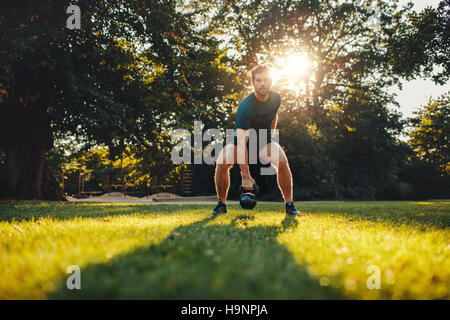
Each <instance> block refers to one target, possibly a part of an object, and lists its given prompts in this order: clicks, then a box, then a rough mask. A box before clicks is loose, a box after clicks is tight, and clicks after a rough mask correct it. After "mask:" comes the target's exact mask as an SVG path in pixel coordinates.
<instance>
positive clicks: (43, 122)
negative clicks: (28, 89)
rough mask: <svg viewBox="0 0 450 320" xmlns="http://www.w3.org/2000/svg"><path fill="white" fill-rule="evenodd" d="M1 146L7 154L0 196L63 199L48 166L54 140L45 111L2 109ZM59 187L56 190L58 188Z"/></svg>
mask: <svg viewBox="0 0 450 320" xmlns="http://www.w3.org/2000/svg"><path fill="white" fill-rule="evenodd" d="M2 107H3V110H0V147H1V148H2V149H3V150H4V152H5V155H6V161H5V168H4V170H3V175H4V176H3V177H0V180H1V181H2V184H3V186H2V188H1V190H0V191H1V192H2V193H3V194H2V195H0V196H6V197H8V198H9V197H12V198H14V199H38V200H44V199H48V200H63V197H62V195H61V191H60V190H59V188H58V187H57V183H56V179H55V178H54V177H53V175H52V174H51V172H50V170H49V168H48V166H46V165H45V155H46V153H47V151H48V150H50V148H51V147H52V146H53V137H52V132H51V128H50V121H49V120H48V117H47V114H46V113H45V111H44V110H45V108H43V107H42V106H41V105H38V104H33V105H28V106H26V107H23V106H20V105H13V106H9V107H5V106H2ZM55 185H56V188H55Z"/></svg>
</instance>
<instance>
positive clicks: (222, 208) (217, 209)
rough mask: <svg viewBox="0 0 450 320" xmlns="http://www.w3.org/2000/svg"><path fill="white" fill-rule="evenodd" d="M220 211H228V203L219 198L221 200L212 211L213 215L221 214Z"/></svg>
mask: <svg viewBox="0 0 450 320" xmlns="http://www.w3.org/2000/svg"><path fill="white" fill-rule="evenodd" d="M219 213H227V205H226V204H224V203H223V202H222V201H220V200H219V202H217V206H216V207H215V208H214V210H213V211H211V214H212V215H213V216H215V215H217V214H219Z"/></svg>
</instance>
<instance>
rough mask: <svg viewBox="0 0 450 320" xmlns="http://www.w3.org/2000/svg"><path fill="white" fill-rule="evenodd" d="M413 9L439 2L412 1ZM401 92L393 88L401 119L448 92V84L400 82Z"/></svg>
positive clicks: (404, 0)
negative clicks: (401, 84)
mask: <svg viewBox="0 0 450 320" xmlns="http://www.w3.org/2000/svg"><path fill="white" fill-rule="evenodd" d="M407 2H409V1H408V0H400V5H404V4H406V3H407ZM411 2H412V3H414V7H413V9H414V10H416V11H420V10H422V9H424V8H425V7H427V6H432V7H434V8H436V7H437V6H438V4H439V0H413V1H411ZM402 83H403V90H399V89H398V88H393V92H394V93H396V94H397V98H396V100H397V102H398V103H399V104H400V109H398V110H399V111H400V112H401V113H402V114H403V117H404V118H405V117H410V116H413V113H412V112H413V111H414V110H417V109H418V108H420V107H422V106H424V105H426V104H427V102H428V100H429V98H430V97H432V98H437V97H439V96H440V95H442V94H443V93H446V92H448V91H450V83H446V84H445V85H443V86H439V85H436V84H435V83H434V82H433V81H431V80H427V79H416V80H412V81H406V80H405V81H402Z"/></svg>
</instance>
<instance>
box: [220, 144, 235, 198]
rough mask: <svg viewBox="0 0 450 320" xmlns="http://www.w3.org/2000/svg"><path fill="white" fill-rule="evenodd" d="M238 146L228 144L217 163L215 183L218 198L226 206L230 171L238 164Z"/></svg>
mask: <svg viewBox="0 0 450 320" xmlns="http://www.w3.org/2000/svg"><path fill="white" fill-rule="evenodd" d="M236 150H237V148H236V146H235V145H233V144H227V145H225V147H224V148H223V149H222V151H221V152H220V154H219V156H218V157H217V161H216V171H215V174H214V182H215V184H216V192H217V198H218V199H219V200H220V201H222V203H223V204H226V201H227V195H228V189H229V187H230V169H231V168H232V167H233V165H234V164H235V163H236V158H237V155H236Z"/></svg>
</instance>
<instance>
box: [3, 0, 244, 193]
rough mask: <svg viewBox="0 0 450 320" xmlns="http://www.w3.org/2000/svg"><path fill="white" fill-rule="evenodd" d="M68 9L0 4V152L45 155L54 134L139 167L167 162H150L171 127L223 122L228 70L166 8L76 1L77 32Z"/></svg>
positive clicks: (229, 93) (166, 4) (181, 17)
mask: <svg viewBox="0 0 450 320" xmlns="http://www.w3.org/2000/svg"><path fill="white" fill-rule="evenodd" d="M70 3H71V2H70V1H59V2H58V3H57V4H56V3H55V2H54V1H32V0H29V1H25V2H23V1H22V2H20V3H18V2H17V3H11V2H2V3H1V4H0V12H1V17H0V34H1V38H2V40H3V41H2V43H1V47H0V61H1V63H0V68H1V70H0V71H1V72H0V146H1V147H2V148H4V149H5V152H6V153H7V154H12V152H13V151H11V150H9V149H11V148H14V147H15V146H18V148H21V149H24V148H25V146H29V145H31V146H32V148H36V149H39V150H42V151H41V152H44V153H45V152H46V151H48V150H49V149H50V148H51V146H52V144H53V134H56V133H57V134H69V135H71V136H74V137H76V138H77V140H78V142H82V143H83V144H84V145H85V147H86V148H89V147H92V146H95V145H100V144H104V145H106V146H108V147H109V150H110V152H111V154H112V155H119V154H121V153H122V152H123V151H124V149H125V146H133V145H134V146H136V145H137V146H139V148H140V152H141V154H139V156H141V157H143V158H145V159H147V160H148V161H147V162H148V163H147V164H150V163H152V162H153V163H164V162H166V163H168V162H167V161H166V160H167V159H161V158H159V159H158V158H157V157H156V155H158V154H161V153H164V152H165V151H166V149H168V148H169V141H170V139H169V131H170V129H171V128H178V127H187V126H188V125H189V126H192V125H193V119H198V120H200V119H201V120H206V121H210V122H212V123H214V124H215V126H219V125H220V124H221V121H222V120H223V119H224V118H226V114H227V113H228V110H229V101H230V99H231V98H232V97H233V91H234V90H235V86H236V84H235V83H234V80H233V78H234V75H233V73H234V72H233V65H232V64H231V63H229V62H228V61H227V58H226V57H225V56H224V51H223V50H219V49H218V46H219V42H218V41H216V40H214V39H212V38H211V37H209V36H208V35H206V34H205V33H202V32H199V31H197V30H195V29H194V28H193V27H192V23H193V22H192V20H190V18H189V16H188V15H185V14H184V13H183V12H180V11H178V10H177V8H176V4H175V2H174V1H157V2H154V1H146V0H140V1H117V0H104V1H96V2H92V1H77V3H76V4H77V5H78V6H79V7H80V8H81V14H82V17H81V29H80V30H68V29H66V27H65V22H66V21H65V19H66V18H67V17H68V15H67V14H66V13H65V12H66V11H65V10H66V8H67V7H68V6H69V4H70ZM36 133H39V134H36ZM166 158H167V157H166ZM30 161H37V160H34V159H33V160H32V159H30ZM36 167H37V168H39V165H36ZM164 169H165V171H166V173H167V171H170V168H167V167H165V168H164ZM21 170H22V171H23V168H17V171H19V175H20V171H21ZM11 171H12V168H8V172H11ZM163 171H164V170H163ZM38 176H39V175H38ZM23 179H25V178H23ZM29 179H30V180H33V179H32V178H29ZM6 180H7V182H8V184H9V185H11V186H10V187H11V189H16V187H17V188H19V189H20V186H16V185H14V183H13V182H12V181H10V180H11V178H10V177H7V179H6ZM30 183H31V184H34V183H35V182H34V181H30V182H27V184H30ZM19 191H20V190H19ZM19 191H17V192H19ZM11 192H12V193H15V192H16V191H15V190H11Z"/></svg>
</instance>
